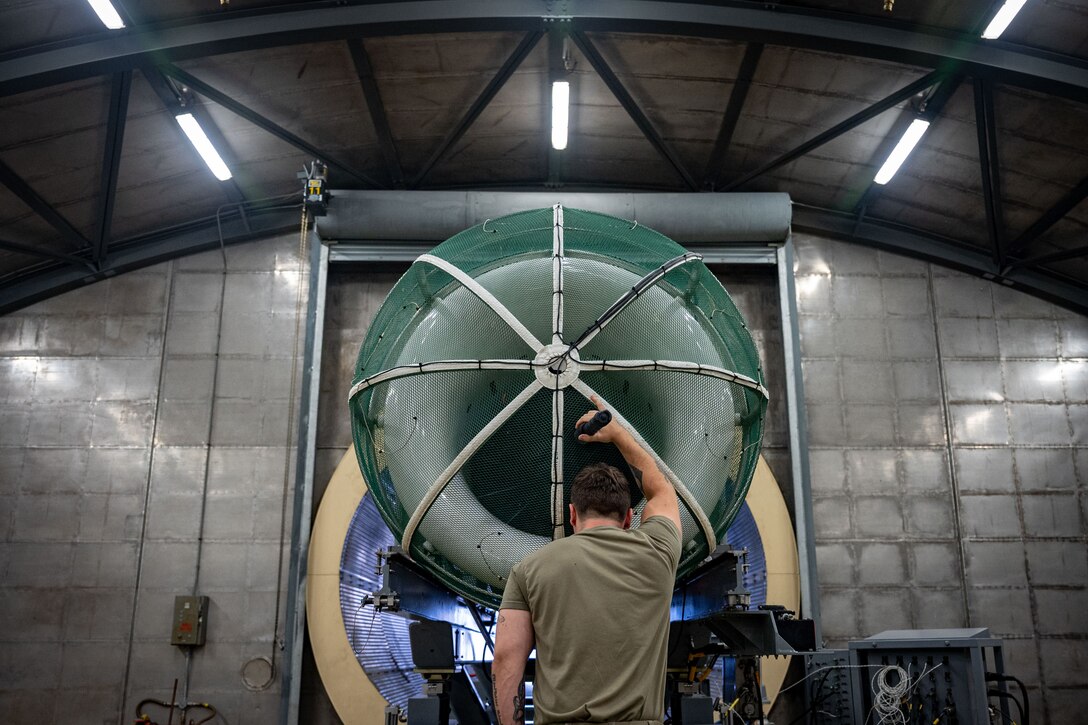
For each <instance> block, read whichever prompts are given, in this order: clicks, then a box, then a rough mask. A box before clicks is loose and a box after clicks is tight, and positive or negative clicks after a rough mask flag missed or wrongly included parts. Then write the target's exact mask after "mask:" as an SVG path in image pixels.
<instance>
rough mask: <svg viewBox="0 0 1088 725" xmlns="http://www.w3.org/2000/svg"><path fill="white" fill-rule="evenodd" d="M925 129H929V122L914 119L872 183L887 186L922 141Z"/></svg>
mask: <svg viewBox="0 0 1088 725" xmlns="http://www.w3.org/2000/svg"><path fill="white" fill-rule="evenodd" d="M927 128H929V121H923V120H922V119H920V118H916V119H914V121H913V122H912V123H911V124H910V128H908V129H907V132H906V133H904V134H903V138H901V139H899V143H897V144H896V145H895V148H894V149H892V152H891V153H890V154H888V160H887V161H885V162H884V165H883V166H881V167H880V171H878V172H876V178H875V179H873V181H874V182H876V183H877V184H887V183H888V182H889V181H891V180H892V177H893V176H895V172H896V171H899V167H900V166H902V165H903V162H904V161H906V160H907V157H908V156H910V152H911V151H913V150H914V147H915V146H917V145H918V142H919V141H921V140H922V134H924V133H925V132H926V129H927Z"/></svg>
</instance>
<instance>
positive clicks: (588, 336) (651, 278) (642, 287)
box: [571, 252, 703, 350]
mask: <svg viewBox="0 0 1088 725" xmlns="http://www.w3.org/2000/svg"><path fill="white" fill-rule="evenodd" d="M702 258H703V256H702V255H701V254H696V253H695V252H685V253H684V254H681V255H680V256H679V257H674V258H673V259H670V260H669V261H668V262H665V264H663V265H661V266H660V267H658V268H657V269H655V270H654V271H652V272H650V273H649V274H647V275H646V276H645V277H643V278H642V279H640V280H639V281H638V282H637V283H636V284H635V285H634V286H633V287H632V288H631V289H629V290H628V291H627V292H625V293H624V294H623V295H622V296H621V297H620V298H619V299H618V300H616V301H615V302H613V303H612V305H611V306H610V307H609V308H608V309H607V310H605V311H604V314H602V315H601V316H600V317H598V318H597V320H596V321H595V322H594V323H593V324H592V325H590V327H589V329H588V330H586V331H585V332H583V333H582V335H581V337H579V338H578V339H577V340H576V341H575V342H574V343H573V344H572V345H571V349H572V350H581V349H582V348H584V347H585V346H586V345H588V344H589V341H590V340H592V339H593V338H595V337H596V336H597V335H598V333H600V331H601V330H603V329H604V327H605V325H607V324H608V323H609V322H611V321H612V320H614V319H615V318H616V316H617V315H618V314H619V313H620V312H623V310H624V309H626V308H627V307H628V306H629V305H630V304H631V303H632V302H634V301H635V300H637V299H638V298H639V297H640V296H641V295H642V293H643V292H645V291H646V290H648V289H649V288H650V287H653V286H654V285H655V284H657V283H658V282H660V281H661V280H662V279H663V278H664V277H665V275H666V274H668V273H669V272H671V271H673V270H674V269H676V268H677V267H680V266H682V265H685V264H687V263H688V262H698V261H699V260H701V259H702Z"/></svg>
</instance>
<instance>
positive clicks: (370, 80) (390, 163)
mask: <svg viewBox="0 0 1088 725" xmlns="http://www.w3.org/2000/svg"><path fill="white" fill-rule="evenodd" d="M348 52H350V53H351V61H352V63H353V64H354V65H355V74H356V75H357V76H359V85H360V86H361V87H362V89H363V97H364V98H365V99H366V107H367V109H368V110H369V111H370V121H371V123H373V124H374V133H375V134H377V136H378V147H379V148H380V149H381V152H382V159H383V160H384V161H385V171H386V173H387V174H389V181H390V183H392V185H393V188H395V189H403V188H404V170H403V169H401V166H400V158H399V157H398V156H397V145H396V143H394V141H393V132H392V131H391V130H390V129H389V117H388V115H386V113H385V104H384V103H382V94H381V93H380V92H379V91H378V83H377V81H376V80H375V79H374V68H373V67H372V66H371V65H370V56H369V55H368V54H367V52H366V46H364V45H363V41H361V40H359V39H358V38H352V39H351V40H349V41H348Z"/></svg>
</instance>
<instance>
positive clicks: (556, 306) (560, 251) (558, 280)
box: [552, 204, 566, 344]
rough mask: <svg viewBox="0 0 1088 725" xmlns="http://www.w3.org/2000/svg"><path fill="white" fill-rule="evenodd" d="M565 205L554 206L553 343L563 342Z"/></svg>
mask: <svg viewBox="0 0 1088 725" xmlns="http://www.w3.org/2000/svg"><path fill="white" fill-rule="evenodd" d="M564 254H566V249H565V248H564V242H563V205H562V204H556V205H555V206H553V207H552V344H558V343H561V342H563V255H564Z"/></svg>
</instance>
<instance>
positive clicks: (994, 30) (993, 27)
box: [982, 0, 1027, 40]
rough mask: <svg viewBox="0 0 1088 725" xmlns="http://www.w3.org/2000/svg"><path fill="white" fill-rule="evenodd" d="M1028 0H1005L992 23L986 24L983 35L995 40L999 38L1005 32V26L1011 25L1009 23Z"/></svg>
mask: <svg viewBox="0 0 1088 725" xmlns="http://www.w3.org/2000/svg"><path fill="white" fill-rule="evenodd" d="M1026 2H1027V0H1005V4H1004V5H1002V6H1001V7H1000V8H999V9H998V11H997V13H996V14H995V15H994V19H993V20H991V21H990V24H989V25H987V26H986V29H985V30H983V31H982V37H983V38H986V39H987V40H993V39H994V38H998V37H1000V36H1001V34H1002V33H1004V32H1005V28H1007V27H1009V23H1011V22H1012V19H1013V18H1015V17H1016V14H1017V13H1018V12H1020V8H1022V7H1024V3H1026Z"/></svg>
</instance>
